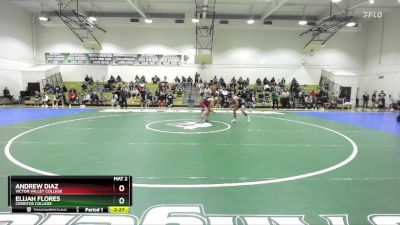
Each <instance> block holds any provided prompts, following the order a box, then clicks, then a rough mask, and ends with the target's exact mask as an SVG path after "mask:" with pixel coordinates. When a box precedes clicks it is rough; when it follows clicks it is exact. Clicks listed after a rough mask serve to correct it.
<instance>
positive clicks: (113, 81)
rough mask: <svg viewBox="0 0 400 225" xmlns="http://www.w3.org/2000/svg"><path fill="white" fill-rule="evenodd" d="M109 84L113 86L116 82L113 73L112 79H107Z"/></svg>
mask: <svg viewBox="0 0 400 225" xmlns="http://www.w3.org/2000/svg"><path fill="white" fill-rule="evenodd" d="M107 83H108V85H109V86H111V85H113V84H114V83H115V78H114V76H113V75H111V77H110V79H109V80H108V81H107Z"/></svg>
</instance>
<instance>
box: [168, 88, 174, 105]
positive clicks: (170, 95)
mask: <svg viewBox="0 0 400 225" xmlns="http://www.w3.org/2000/svg"><path fill="white" fill-rule="evenodd" d="M173 103H174V95H173V94H172V92H169V93H168V95H167V107H168V108H171V107H172V104H173Z"/></svg>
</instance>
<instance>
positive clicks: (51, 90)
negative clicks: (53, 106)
mask: <svg viewBox="0 0 400 225" xmlns="http://www.w3.org/2000/svg"><path fill="white" fill-rule="evenodd" d="M44 89H45V92H47V93H49V94H53V93H54V86H53V85H51V84H49V83H47V84H46V85H45V88H44Z"/></svg>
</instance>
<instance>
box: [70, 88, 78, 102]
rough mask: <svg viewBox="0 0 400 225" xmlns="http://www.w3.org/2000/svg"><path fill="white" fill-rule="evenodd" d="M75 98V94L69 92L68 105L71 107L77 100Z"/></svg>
mask: <svg viewBox="0 0 400 225" xmlns="http://www.w3.org/2000/svg"><path fill="white" fill-rule="evenodd" d="M76 98H77V95H76V93H75V92H74V91H72V90H70V91H69V93H68V101H69V104H70V105H71V104H72V103H75V102H76V100H77V99H76Z"/></svg>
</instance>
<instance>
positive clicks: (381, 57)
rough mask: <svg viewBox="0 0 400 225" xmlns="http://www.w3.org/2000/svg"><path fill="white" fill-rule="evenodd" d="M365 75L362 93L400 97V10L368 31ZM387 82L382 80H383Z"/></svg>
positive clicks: (386, 14) (361, 85)
mask: <svg viewBox="0 0 400 225" xmlns="http://www.w3.org/2000/svg"><path fill="white" fill-rule="evenodd" d="M366 37H367V40H366V54H365V71H364V73H363V74H362V76H360V77H359V81H360V87H361V90H362V92H361V93H364V92H365V91H366V92H368V93H369V94H370V95H371V94H372V92H373V91H374V90H377V91H381V90H383V91H385V92H386V93H387V94H392V95H393V96H394V97H395V98H399V94H400V86H399V84H400V10H393V11H391V12H387V13H385V14H384V19H375V20H371V21H370V23H369V24H368V27H367V36H366ZM380 76H383V77H384V78H382V79H380V78H379V77H380Z"/></svg>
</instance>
